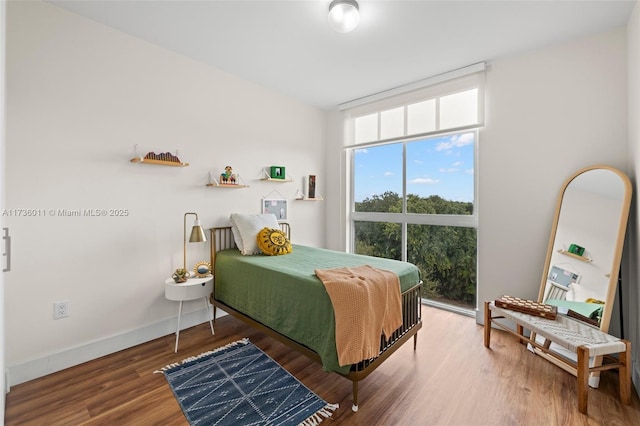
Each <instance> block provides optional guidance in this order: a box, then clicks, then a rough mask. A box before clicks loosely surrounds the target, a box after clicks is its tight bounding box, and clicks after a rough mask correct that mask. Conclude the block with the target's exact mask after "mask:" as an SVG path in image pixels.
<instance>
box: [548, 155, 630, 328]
mask: <svg viewBox="0 0 640 426" xmlns="http://www.w3.org/2000/svg"><path fill="white" fill-rule="evenodd" d="M595 171H604V172H605V174H606V175H607V176H608V177H607V179H608V180H609V181H611V182H613V180H612V179H611V178H614V179H618V180H619V182H620V190H621V192H620V194H619V196H618V198H615V199H616V205H615V209H616V210H615V211H614V212H613V214H612V216H611V218H612V219H611V224H610V226H609V227H605V226H603V223H602V221H598V220H595V221H593V222H592V223H593V227H594V229H595V230H597V231H602V229H603V228H604V229H608V230H609V231H611V232H612V233H613V234H614V235H612V236H611V237H610V238H611V240H610V241H611V242H612V243H613V244H612V245H611V252H610V254H607V255H606V256H604V255H602V256H600V257H601V258H604V259H605V261H604V262H600V263H599V264H598V263H597V262H598V259H594V258H592V257H591V255H590V252H589V247H588V246H585V247H582V246H581V245H580V243H579V241H572V240H570V241H557V239H558V234H559V228H562V225H560V222H561V220H562V219H564V220H563V225H565V226H566V223H567V222H566V220H567V219H566V217H563V216H562V213H563V209H562V208H563V202H567V199H569V200H571V197H569V196H568V195H569V194H570V192H573V191H574V189H570V192H568V191H567V190H568V189H569V188H570V185H571V184H572V183H573V184H574V186H573V188H575V187H576V185H581V186H585V184H588V185H589V191H587V192H590V193H591V195H593V196H594V197H600V198H607V199H614V198H613V197H611V195H612V193H611V192H609V191H608V190H610V189H611V188H610V187H605V186H604V185H602V180H607V179H600V180H597V178H601V177H604V176H605V174H603V173H602V172H599V173H598V174H595V173H593V172H595ZM590 172H591V173H590ZM611 173H613V175H611ZM616 185H617V182H616ZM614 189H615V188H614ZM632 191H633V190H632V186H631V181H630V180H629V178H628V176H627V175H626V174H624V173H623V172H621V171H620V170H618V169H616V168H614V167H610V166H605V165H595V166H589V167H585V168H583V169H581V170H578V171H577V172H576V173H574V174H573V175H572V176H570V177H569V178H568V179H567V180H566V181H565V182H564V184H563V186H562V188H561V190H560V193H559V195H558V198H557V201H556V208H555V214H554V218H553V224H552V227H551V236H550V238H549V244H548V247H547V256H546V259H545V263H544V269H543V272H542V280H541V283H540V291H539V293H538V301H539V302H544V301H545V300H546V298H545V295H546V294H549V292H550V289H549V288H547V284H548V282H549V280H550V277H551V276H555V273H556V272H557V267H556V270H553V269H552V268H553V267H554V265H555V264H558V263H560V264H570V263H576V260H577V262H578V263H579V262H584V264H583V265H584V268H583V270H584V271H589V270H596V269H598V270H599V272H597V277H598V278H597V279H598V280H601V281H602V282H603V283H605V282H606V290H604V291H603V293H602V296H604V300H603V299H602V298H601V297H593V298H594V299H597V300H600V301H602V302H604V307H603V309H602V311H601V313H600V320H599V324H598V327H599V328H600V330H602V331H604V332H607V331H608V329H609V324H610V321H611V314H612V310H613V301H614V299H615V295H616V289H617V283H618V274H619V270H620V262H621V259H622V249H623V245H624V238H625V233H626V229H627V221H628V218H629V209H630V206H631V196H632ZM574 207H575V206H574ZM581 207H584V206H581ZM618 209H619V210H618ZM568 211H570V210H569V208H568V205H565V215H566V214H569V213H567V212H568ZM578 211H584V212H587V213H585V217H584V218H583V217H580V219H584V220H585V221H588V220H589V218H588V217H586V214H588V212H589V209H584V210H578ZM618 211H619V213H618ZM615 213H618V214H617V218H616V217H615ZM572 217H573V218H575V217H576V216H575V212H574V216H572ZM616 219H617V220H616ZM561 246H562V247H563V248H562V249H559V248H558V247H561ZM558 256H560V257H562V256H566V258H564V259H566V261H564V262H556V259H558ZM592 262H593V263H592ZM561 266H562V265H561ZM569 272H572V271H569ZM576 272H577V273H576V274H575V275H572V274H569V278H568V280H569V281H576V284H577V283H580V278H581V275H582V274H581V272H582V271H576ZM550 273H551V274H552V275H551V276H550ZM564 275H567V274H566V271H565V274H564ZM592 278H593V277H592ZM592 281H593V279H592ZM565 284H566V282H565ZM574 287H575V285H574ZM578 287H580V286H578Z"/></svg>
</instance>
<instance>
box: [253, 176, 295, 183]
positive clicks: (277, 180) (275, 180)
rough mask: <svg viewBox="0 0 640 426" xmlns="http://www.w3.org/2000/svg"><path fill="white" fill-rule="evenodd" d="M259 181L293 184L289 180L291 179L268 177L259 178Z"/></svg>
mask: <svg viewBox="0 0 640 426" xmlns="http://www.w3.org/2000/svg"><path fill="white" fill-rule="evenodd" d="M260 180H264V181H268V182H293V179H291V178H286V179H274V178H270V177H264V178H261V179H260Z"/></svg>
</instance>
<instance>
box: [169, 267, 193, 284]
mask: <svg viewBox="0 0 640 426" xmlns="http://www.w3.org/2000/svg"><path fill="white" fill-rule="evenodd" d="M190 276H191V272H189V271H187V270H186V269H184V268H178V269H176V271H175V272H174V273H173V275H172V276H171V278H173V280H174V281H175V282H176V284H180V283H186V282H187V279H188V278H189V277H190Z"/></svg>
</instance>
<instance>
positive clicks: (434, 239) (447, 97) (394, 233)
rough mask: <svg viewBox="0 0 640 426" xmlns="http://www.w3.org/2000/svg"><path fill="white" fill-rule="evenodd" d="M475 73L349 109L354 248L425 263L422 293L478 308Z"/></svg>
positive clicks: (478, 99)
mask: <svg viewBox="0 0 640 426" xmlns="http://www.w3.org/2000/svg"><path fill="white" fill-rule="evenodd" d="M481 82H482V79H481V76H480V75H479V74H477V73H474V74H472V75H469V76H465V77H462V78H457V79H455V80H452V81H447V82H445V83H440V84H438V85H435V86H429V87H427V88H422V89H420V90H415V91H412V92H411V93H408V94H402V95H400V96H396V97H393V98H391V99H385V100H382V101H377V102H374V103H371V104H365V105H362V106H358V107H356V108H352V109H350V110H349V111H348V114H347V115H346V116H347V119H346V120H347V122H346V126H345V128H346V129H347V133H348V135H347V140H348V141H349V142H350V143H347V154H348V157H349V158H350V160H351V161H350V167H349V171H348V174H349V177H350V183H351V185H350V189H351V190H350V206H351V208H350V211H349V216H350V217H349V220H348V223H349V226H350V232H349V238H350V247H351V249H352V251H353V252H355V253H360V254H368V255H373V256H381V257H387V258H392V259H398V260H407V261H409V262H411V263H414V264H415V265H416V266H418V267H419V268H420V272H421V275H422V280H423V282H424V288H423V297H424V298H425V300H427V301H429V302H430V303H433V304H439V305H443V306H446V307H449V308H452V309H459V310H461V311H467V310H468V311H469V312H470V311H471V310H473V309H475V308H476V288H477V282H476V263H477V262H476V259H477V253H476V247H477V224H478V211H477V210H478V209H477V197H476V193H477V191H476V187H477V185H476V184H477V179H476V176H477V161H476V158H477V147H478V143H479V141H478V132H477V129H478V128H479V127H480V126H481V125H482V122H483V114H482V99H483V93H482V85H481Z"/></svg>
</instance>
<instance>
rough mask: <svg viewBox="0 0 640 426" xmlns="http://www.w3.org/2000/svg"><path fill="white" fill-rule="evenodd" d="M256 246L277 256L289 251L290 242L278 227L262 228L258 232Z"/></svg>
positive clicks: (265, 252) (266, 252) (268, 253)
mask: <svg viewBox="0 0 640 426" xmlns="http://www.w3.org/2000/svg"><path fill="white" fill-rule="evenodd" d="M258 248H260V250H261V251H262V252H263V253H264V254H267V255H269V256H279V255H281V254H287V253H291V242H290V241H289V239H288V238H287V235H286V234H285V233H284V232H282V231H281V230H279V229H275V228H262V231H260V232H258Z"/></svg>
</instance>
